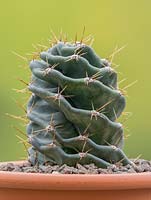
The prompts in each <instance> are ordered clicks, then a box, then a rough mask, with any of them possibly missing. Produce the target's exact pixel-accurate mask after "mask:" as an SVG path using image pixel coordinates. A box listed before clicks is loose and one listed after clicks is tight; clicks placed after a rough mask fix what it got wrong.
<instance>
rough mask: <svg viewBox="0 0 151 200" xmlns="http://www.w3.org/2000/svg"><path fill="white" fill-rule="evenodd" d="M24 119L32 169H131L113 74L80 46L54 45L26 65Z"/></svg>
mask: <svg viewBox="0 0 151 200" xmlns="http://www.w3.org/2000/svg"><path fill="white" fill-rule="evenodd" d="M30 69H31V72H32V81H31V84H30V85H29V90H30V91H31V92H32V96H31V98H30V100H29V102H28V106H27V111H28V112H27V113H28V118H29V120H30V123H29V124H28V126H27V134H28V138H29V142H30V144H31V145H32V146H31V147H30V148H29V160H30V162H31V163H32V164H33V165H34V164H36V163H37V162H38V163H39V164H44V163H46V162H49V163H51V164H59V165H62V164H67V165H70V166H75V165H76V164H77V163H80V164H90V163H94V164H95V165H96V166H98V167H102V168H106V167H108V166H110V165H112V164H115V163H117V162H122V163H123V165H126V164H128V163H130V161H129V160H128V158H127V157H126V155H125V154H124V153H123V151H122V146H123V127H122V125H121V124H120V123H118V122H116V119H117V118H118V117H119V116H120V115H121V113H122V111H123V109H124V107H125V97H124V96H123V95H122V94H121V92H120V91H119V90H118V86H117V73H116V72H115V71H114V70H113V69H112V68H111V64H110V63H109V62H108V61H107V60H106V59H101V58H100V57H99V56H98V55H96V53H95V52H94V50H93V49H92V48H91V47H90V46H89V45H86V44H83V43H82V42H75V43H68V42H61V41H59V42H57V44H55V45H53V46H52V48H49V49H48V50H47V51H44V52H41V53H40V59H37V60H32V61H31V63H30Z"/></svg>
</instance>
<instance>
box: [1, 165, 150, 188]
mask: <svg viewBox="0 0 151 200" xmlns="http://www.w3.org/2000/svg"><path fill="white" fill-rule="evenodd" d="M25 162H27V161H13V162H11V161H9V162H1V164H4V163H17V164H22V163H25ZM0 188H18V189H38V190H126V189H151V173H150V172H143V173H128V174H41V173H24V172H7V171H0Z"/></svg>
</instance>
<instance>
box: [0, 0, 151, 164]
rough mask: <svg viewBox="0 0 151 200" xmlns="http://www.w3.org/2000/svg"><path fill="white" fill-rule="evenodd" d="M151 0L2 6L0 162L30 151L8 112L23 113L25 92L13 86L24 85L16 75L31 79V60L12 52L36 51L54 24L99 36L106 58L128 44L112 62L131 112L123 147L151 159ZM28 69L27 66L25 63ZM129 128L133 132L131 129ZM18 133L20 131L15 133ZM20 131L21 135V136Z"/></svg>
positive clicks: (15, 0) (15, 1)
mask: <svg viewBox="0 0 151 200" xmlns="http://www.w3.org/2000/svg"><path fill="white" fill-rule="evenodd" d="M150 19H151V1H150V0H133V1H132V0H122V1H121V0H100V1H99V0H98V1H97V0H93V1H89V0H76V1H73V0H63V1H62V0H60V1H59V0H54V1H53V0H43V1H39V0H26V1H23V0H12V1H10V0H5V1H3V2H1V6H0V70H1V72H0V75H1V76H0V95H1V96H0V134H1V136H0V161H5V160H19V159H23V158H24V157H25V156H26V152H25V151H24V147H23V145H22V144H21V143H18V141H19V140H18V139H17V138H16V136H15V135H16V131H15V130H14V129H13V128H12V125H15V126H17V127H20V128H21V129H22V130H23V131H24V132H25V126H23V125H21V122H20V121H15V120H13V119H10V118H9V117H7V116H6V115H5V113H10V114H15V115H18V114H22V115H23V114H24V113H23V112H22V111H21V110H20V109H19V108H18V107H17V105H16V104H15V99H16V100H17V101H20V102H24V101H25V96H24V95H22V94H15V92H14V91H13V90H12V89H13V88H18V89H22V88H24V85H23V84H22V83H20V82H19V81H18V80H17V79H18V78H22V79H24V80H27V81H28V80H29V73H28V70H26V69H25V68H24V67H20V65H22V66H25V65H26V66H27V64H26V63H25V62H24V61H23V60H21V59H19V58H17V57H16V56H14V55H13V54H12V53H11V52H12V51H15V52H17V53H19V54H21V55H25V54H26V53H28V52H29V53H30V52H32V51H33V50H34V49H33V47H32V44H36V43H45V44H46V43H47V39H48V38H49V37H50V27H51V28H52V29H53V31H54V32H55V33H56V34H58V33H59V32H60V30H61V29H62V30H63V32H65V33H67V34H68V36H69V38H74V37H75V33H76V32H77V33H78V37H79V38H80V35H81V34H82V30H83V27H84V26H85V27H86V33H85V35H89V34H92V35H93V36H94V38H95V41H94V44H93V47H94V48H95V50H96V52H97V53H98V54H99V55H100V56H101V57H108V56H109V55H110V54H111V53H112V51H113V50H114V48H115V46H116V45H118V46H119V47H121V46H123V45H125V44H127V47H126V48H125V49H124V50H123V51H122V52H121V53H119V54H118V55H117V56H116V57H115V59H114V62H115V63H117V64H120V66H119V67H118V68H117V71H119V72H120V73H119V80H122V79H123V78H125V77H126V78H127V80H126V81H124V82H123V83H121V87H122V88H123V87H125V86H126V85H128V84H129V83H131V82H133V81H135V80H138V82H137V83H136V84H135V85H134V86H132V87H130V88H129V89H128V97H127V107H126V111H130V112H132V113H133V115H132V116H131V117H130V118H129V120H127V121H126V122H125V123H124V127H125V135H130V137H128V139H126V140H125V151H126V153H127V155H128V156H129V157H133V158H134V157H135V158H136V157H137V156H138V155H140V154H142V156H141V157H142V158H146V159H151V153H150V150H151V146H150V145H151V131H150V130H151V122H150V113H151V106H150V102H151V90H150V89H151V86H150V80H151V79H150V76H151V20H150ZM27 68H28V66H27ZM127 127H128V129H129V132H128V130H127ZM17 134H18V133H17ZM20 136H21V135H20Z"/></svg>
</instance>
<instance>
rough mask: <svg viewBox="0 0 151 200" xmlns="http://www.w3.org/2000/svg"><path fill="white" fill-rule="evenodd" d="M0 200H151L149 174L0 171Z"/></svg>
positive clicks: (150, 178)
mask: <svg viewBox="0 0 151 200" xmlns="http://www.w3.org/2000/svg"><path fill="white" fill-rule="evenodd" d="M0 199H1V200H30V199H31V200H48V199H49V200H50V199H52V200H64V199H65V200H101V199H102V200H114V199H115V200H135V199H137V200H150V199H151V173H139V174H102V175H72V174H68V175H67V174H40V173H22V172H4V171H0Z"/></svg>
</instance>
